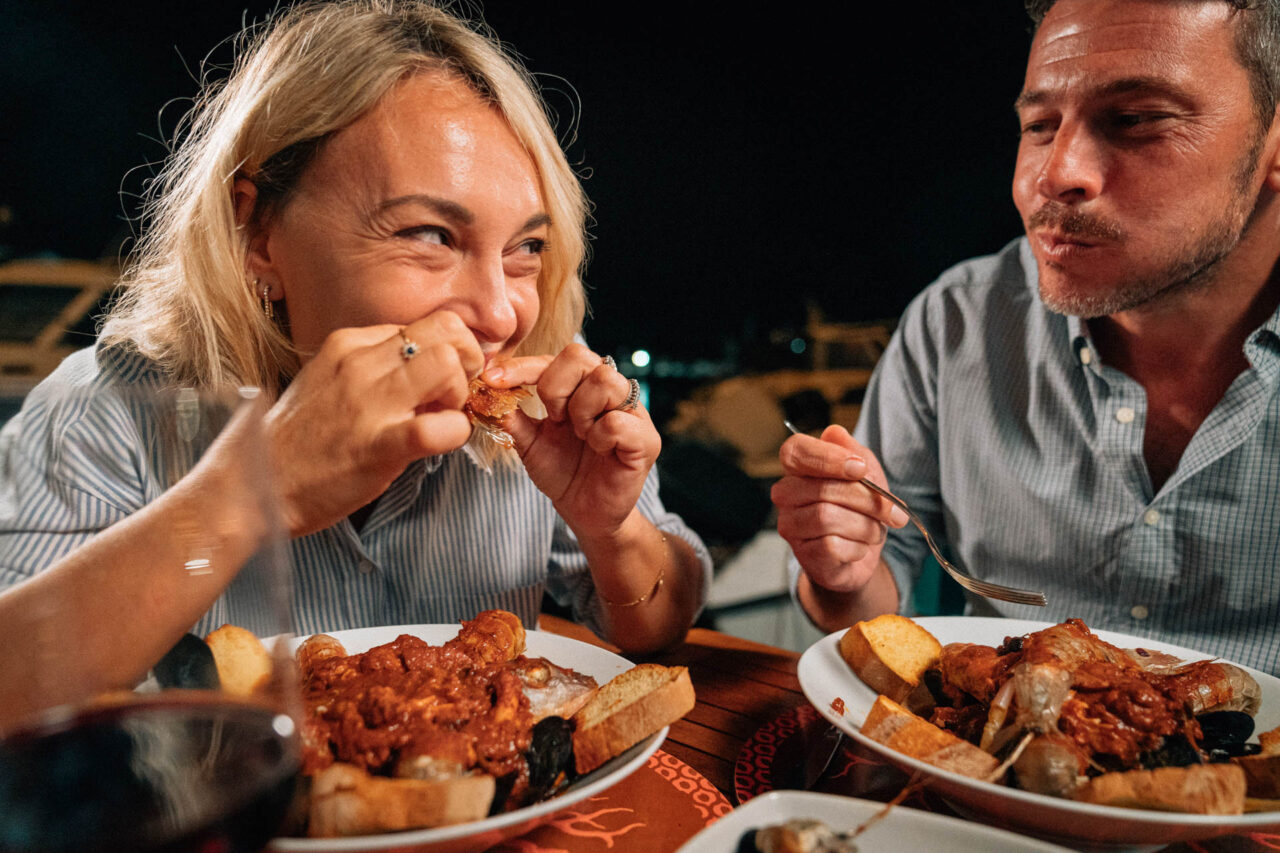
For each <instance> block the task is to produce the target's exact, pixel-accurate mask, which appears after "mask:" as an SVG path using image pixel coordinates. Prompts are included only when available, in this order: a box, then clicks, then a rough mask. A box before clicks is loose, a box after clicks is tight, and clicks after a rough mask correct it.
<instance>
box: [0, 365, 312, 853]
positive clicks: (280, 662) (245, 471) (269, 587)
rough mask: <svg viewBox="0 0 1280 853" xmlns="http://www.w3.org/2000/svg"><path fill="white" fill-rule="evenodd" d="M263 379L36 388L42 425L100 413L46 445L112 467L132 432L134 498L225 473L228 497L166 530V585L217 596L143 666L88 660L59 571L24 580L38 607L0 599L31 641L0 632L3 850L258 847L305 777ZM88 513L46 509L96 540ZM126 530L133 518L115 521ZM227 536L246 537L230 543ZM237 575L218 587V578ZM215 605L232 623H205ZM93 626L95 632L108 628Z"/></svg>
mask: <svg viewBox="0 0 1280 853" xmlns="http://www.w3.org/2000/svg"><path fill="white" fill-rule="evenodd" d="M37 393H39V392H37ZM256 396H257V395H256V392H255V391H254V390H253V389H245V390H242V391H241V392H239V393H232V394H214V393H206V392H199V391H196V390H194V389H190V388H178V389H164V390H145V391H144V390H134V389H127V390H120V389H118V388H110V389H102V388H98V389H93V390H85V389H83V388H77V389H53V390H49V391H47V392H46V393H45V394H44V396H43V398H42V399H43V400H44V403H45V409H44V410H42V411H41V413H40V416H41V417H44V418H49V419H50V421H49V423H50V424H51V426H50V428H49V430H48V434H49V435H50V436H54V437H55V438H56V437H59V436H61V435H63V434H64V432H63V431H62V424H64V423H73V422H74V423H76V424H78V425H79V426H80V427H85V425H86V424H87V425H90V427H89V434H91V435H94V436H96V438H97V440H98V441H97V442H96V443H94V442H89V443H81V444H73V445H71V446H68V447H66V448H63V447H61V446H53V447H51V448H50V454H51V455H57V454H63V453H65V454H67V460H68V464H76V465H81V466H85V465H87V466H98V469H99V470H100V471H101V474H102V481H103V482H104V483H109V482H112V479H111V478H112V477H113V476H115V475H116V474H118V471H113V468H112V466H115V465H122V464H123V463H121V462H120V461H119V458H118V457H112V455H111V454H110V453H109V452H108V453H104V454H103V455H102V456H101V457H95V456H94V455H93V454H94V452H95V451H96V450H99V449H101V448H103V447H115V448H121V447H123V448H127V449H128V450H127V456H126V457H125V458H127V460H128V465H127V466H125V468H126V470H127V471H128V472H129V474H130V475H131V477H125V478H124V479H125V480H126V481H127V482H129V487H130V488H134V489H139V488H140V489H141V492H142V494H140V495H139V496H138V500H140V501H142V502H143V503H145V504H147V506H144V507H143V508H141V509H139V510H138V511H139V512H145V511H147V509H149V508H151V504H153V502H157V501H160V500H161V499H162V498H164V496H166V495H170V496H171V495H173V494H185V495H188V496H189V495H192V494H195V493H198V492H201V491H203V490H221V491H219V492H217V494H218V495H219V496H221V495H224V494H225V495H226V496H227V500H226V501H224V503H226V504H227V509H228V510H230V511H229V512H226V513H210V514H197V513H185V514H184V513H176V514H174V515H173V516H172V517H173V519H174V522H173V523H172V525H169V526H167V527H165V528H164V529H162V530H161V531H160V537H161V538H162V539H164V540H165V542H164V545H165V547H163V548H157V549H155V550H156V552H162V553H163V554H164V555H165V559H166V560H167V563H166V565H170V566H171V567H170V568H169V569H167V570H166V571H167V572H171V574H164V575H163V577H164V578H165V579H166V583H167V582H168V579H172V584H170V585H168V586H165V587H164V588H165V589H167V590H170V591H172V590H174V589H177V590H186V589H191V588H192V587H190V586H184V585H204V586H203V587H202V589H203V590H204V591H205V592H204V594H205V595H206V597H209V598H212V597H215V596H216V597H217V600H216V604H214V606H213V607H212V609H211V610H210V611H209V613H208V614H206V616H205V617H203V618H201V619H200V621H198V622H196V623H195V624H194V625H193V626H192V629H191V633H188V634H187V635H185V636H182V637H175V638H173V639H174V645H173V647H172V649H171V650H170V651H169V652H167V653H165V654H163V655H162V656H159V657H158V658H157V659H155V660H154V661H152V666H151V670H150V671H149V672H148V673H147V676H146V678H145V679H143V680H142V681H141V682H139V683H136V684H119V685H113V686H112V689H108V690H103V689H101V688H102V685H101V684H100V683H97V684H95V683H94V681H95V680H94V679H93V678H86V677H85V671H84V667H83V664H82V662H78V661H77V654H76V652H77V643H79V642H81V640H82V639H83V638H78V637H77V636H69V635H68V634H71V633H76V631H75V630H72V629H69V627H68V626H81V627H83V626H84V623H85V619H84V612H83V611H84V609H85V605H84V604H83V599H82V598H80V597H79V593H78V592H77V593H76V594H61V595H60V594H58V593H57V591H58V590H60V589H63V587H65V585H63V587H60V586H58V585H57V584H53V585H48V586H47V588H48V589H49V590H52V591H53V592H51V593H50V594H40V595H31V594H30V590H33V589H36V588H37V587H34V586H33V587H31V588H29V590H28V591H27V593H28V598H27V599H24V601H26V600H30V601H32V602H34V604H33V606H29V607H23V608H21V610H20V612H19V613H18V614H17V615H16V616H15V615H14V611H13V608H10V609H9V610H7V611H0V612H4V613H6V614H7V615H8V616H9V618H10V619H11V620H16V621H14V622H11V624H10V625H8V626H7V627H3V628H0V636H7V637H10V638H16V640H15V642H14V645H15V646H18V647H20V648H21V649H22V652H21V653H15V650H14V649H0V735H2V736H3V737H2V738H0V851H10V850H14V851H16V850H22V851H71V850H77V851H82V850H113V851H114V850H119V851H125V850H128V851H187V850H193V851H194V850H199V851H215V850H216V851H240V850H243V851H252V850H260V849H261V848H262V847H263V846H264V845H265V844H266V842H267V841H268V840H269V839H270V838H271V837H272V836H274V835H275V834H277V832H278V831H280V829H281V825H282V822H283V821H284V820H285V818H286V815H287V813H288V811H289V809H290V807H291V804H292V802H293V799H294V793H295V785H296V780H297V769H298V761H299V757H298V756H299V750H298V743H297V728H298V727H297V720H298V718H297V705H298V689H297V683H296V679H295V678H294V677H293V673H292V669H291V661H290V658H289V657H288V655H287V649H288V645H289V644H288V642H287V639H288V637H289V635H290V632H291V619H290V612H289V601H290V595H289V570H288V553H287V540H286V538H285V537H284V536H283V534H282V531H281V525H280V522H279V512H278V503H277V500H276V496H275V493H274V491H273V488H272V484H271V481H270V470H271V468H270V465H269V464H268V459H267V456H266V454H267V444H266V442H265V441H264V440H263V436H262V429H263V422H262V410H263V404H262V401H261V400H257V399H255V397H256ZM94 430H96V432H95V431H94ZM86 448H88V449H86ZM53 467H54V466H52V465H51V466H50V469H53ZM89 470H91V471H92V470H93V469H92V468H90V469H89ZM90 479H92V476H91V477H90ZM175 489H177V490H185V492H174V491H172V490H175ZM202 496H203V495H202ZM157 505H158V506H169V507H172V506H174V505H175V504H173V503H172V502H171V503H169V504H167V505H166V504H157ZM191 505H192V506H200V505H201V504H200V502H199V501H195V502H193V503H192V504H191ZM126 520H127V519H126ZM126 520H121V521H118V523H119V524H121V525H124V524H125V521H126ZM82 522H83V518H80V519H78V520H77V522H61V521H56V520H55V521H49V522H45V524H47V527H46V528H45V529H41V530H39V531H38V532H39V533H41V534H48V535H50V536H51V537H52V538H54V539H56V538H57V537H58V536H67V537H72V539H71V540H68V541H77V542H79V540H80V539H85V540H89V539H90V538H91V536H92V535H94V534H95V531H94V530H93V529H92V526H91V525H90V526H89V527H81V528H79V529H77V524H79V523H82ZM228 525H230V527H231V528H233V529H230V530H228V529H227V528H228ZM126 529H127V530H133V528H127V527H121V528H117V531H116V535H117V536H119V535H120V534H119V531H120V530H126ZM0 533H4V534H8V535H14V532H13V531H0ZM152 534H153V535H154V534H155V530H154V528H153V529H152ZM96 535H102V536H110V535H112V532H111V530H110V528H108V529H107V532H106V533H102V534H96ZM148 541H152V540H148ZM227 541H235V542H237V543H239V547H238V548H232V549H228V548H227V547H225V544H226V542H227ZM124 547H125V548H126V550H127V549H128V548H130V547H132V548H134V552H133V553H136V557H137V559H138V560H141V561H145V560H147V559H148V557H149V556H150V555H149V553H148V551H147V550H146V545H145V542H142V541H139V542H136V543H132V544H129V543H126V544H125V546H124ZM175 555H176V560H175V559H173V558H174V557H175ZM246 557H247V558H246ZM156 559H160V557H159V556H157V557H156ZM55 562H56V561H55ZM175 563H176V564H175ZM51 574H52V573H51ZM36 577H37V578H39V577H40V575H37V576H36ZM227 578H231V580H230V582H229V584H227V585H226V586H225V591H224V592H223V594H222V595H220V596H219V595H218V592H219V587H217V586H212V587H211V586H209V584H215V585H217V584H222V583H225V579H227ZM122 585H123V582H122ZM39 588H40V589H45V588H46V587H39ZM21 589H22V587H21V585H19V586H17V587H13V588H11V589H10V590H7V591H6V592H4V593H3V594H0V595H6V596H7V595H14V594H15V593H18V592H19V591H21ZM108 591H110V584H108ZM179 597H181V596H175V599H176V598H179ZM11 600H12V599H11ZM196 601H197V602H203V601H204V599H203V598H199V597H197V599H196ZM139 604H140V603H139ZM152 604H154V603H152ZM175 606H176V605H175ZM188 606H190V605H188ZM201 606H203V604H197V607H201ZM77 607H80V609H81V612H80V613H77V612H76V608H77ZM138 609H139V610H142V609H143V608H142V607H139V608H138ZM18 622H22V623H23V624H18ZM222 622H226V623H228V624H230V625H232V626H234V627H232V628H227V629H223V630H222V632H221V636H220V638H215V637H214V636H211V632H213V631H214V629H217V628H218V627H219V626H220V625H221V623H222ZM215 623H216V624H215ZM125 624H127V622H126V623H125ZM138 636H146V633H145V631H141V632H139V634H138ZM131 637H132V635H131V634H129V633H128V632H125V635H124V636H122V637H121V638H120V639H119V642H118V646H117V647H116V649H117V651H118V652H119V654H120V655H134V656H137V657H138V658H139V660H140V661H145V660H149V659H150V656H151V653H148V652H141V651H139V649H140V648H141V646H135V647H133V648H131V647H130V644H131ZM206 637H207V639H206ZM269 638H274V639H275V640H277V641H278V642H271V641H270V640H269ZM262 640H269V641H268V642H267V643H263V642H261V641H262ZM223 641H225V642H223ZM95 642H96V643H97V644H98V647H99V648H101V646H102V644H103V643H104V642H106V643H107V644H108V646H110V643H111V642H113V638H111V637H107V638H105V640H104V638H102V637H96V638H95ZM139 642H141V641H139ZM151 642H152V643H154V644H156V645H157V646H159V645H167V644H168V638H167V636H166V637H162V638H161V639H160V641H159V642H158V643H157V642H156V640H155V639H154V635H152V640H151ZM140 666H145V662H142V663H141V664H140Z"/></svg>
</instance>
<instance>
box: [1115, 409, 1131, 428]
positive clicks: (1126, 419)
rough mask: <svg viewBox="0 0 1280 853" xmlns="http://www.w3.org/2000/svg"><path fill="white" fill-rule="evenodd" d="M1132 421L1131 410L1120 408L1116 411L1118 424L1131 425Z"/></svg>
mask: <svg viewBox="0 0 1280 853" xmlns="http://www.w3.org/2000/svg"><path fill="white" fill-rule="evenodd" d="M1133 419H1134V413H1133V409H1131V408H1129V407H1128V406H1121V407H1120V408H1118V409H1116V420H1118V421H1119V422H1120V423H1122V424H1131V423H1133Z"/></svg>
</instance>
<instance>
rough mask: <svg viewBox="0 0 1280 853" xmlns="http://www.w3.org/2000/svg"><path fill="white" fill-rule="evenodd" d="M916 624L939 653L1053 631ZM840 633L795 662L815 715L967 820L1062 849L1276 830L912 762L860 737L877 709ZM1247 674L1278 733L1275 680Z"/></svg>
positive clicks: (1132, 640)
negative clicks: (920, 777)
mask: <svg viewBox="0 0 1280 853" xmlns="http://www.w3.org/2000/svg"><path fill="white" fill-rule="evenodd" d="M915 621H916V622H918V623H919V624H920V625H921V626H922V627H924V628H925V629H927V630H928V631H929V632H930V633H931V634H933V636H935V637H937V638H938V641H939V642H941V643H942V644H943V645H946V644H947V643H953V642H966V643H982V644H985V645H991V646H996V645H999V644H1000V643H1002V642H1004V638H1005V637H1010V636H1018V635H1022V634H1027V633H1030V632H1032V631H1038V630H1040V629H1042V628H1045V627H1048V625H1049V624H1050V623H1047V622H1030V621H1024V620H1019V619H990V618H972V617H965V616H931V617H922V618H918V619H916V620H915ZM843 633H844V632H842V631H838V632H836V633H834V634H830V635H828V636H827V637H824V638H823V639H821V640H819V641H818V642H816V643H814V644H813V645H812V646H810V647H809V649H808V650H807V651H805V653H804V654H803V655H802V656H801V657H800V665H799V671H798V675H799V678H800V688H801V689H802V690H803V691H804V695H805V696H806V697H807V698H808V699H809V701H810V702H812V703H813V706H814V707H815V708H817V709H818V713H820V714H822V716H824V717H826V718H827V719H828V720H829V721H831V723H832V724H834V725H836V726H838V727H839V728H840V729H842V730H843V731H844V732H846V733H847V734H849V735H850V736H851V737H853V738H854V739H855V740H857V741H858V742H859V743H862V744H864V745H866V746H867V747H868V748H869V749H872V750H874V751H876V752H879V753H881V754H882V755H884V756H886V757H887V758H889V759H891V760H892V761H893V762H894V763H896V764H898V765H900V766H901V767H903V768H905V769H907V770H908V771H910V770H917V771H920V772H921V773H923V774H925V775H926V776H927V777H928V778H929V780H930V783H931V784H932V785H933V787H934V788H935V789H936V790H938V791H939V792H941V793H942V794H944V795H946V796H947V798H948V799H949V800H950V801H951V802H952V803H953V804H955V805H956V806H958V807H961V808H962V809H964V810H966V811H968V812H971V813H973V814H975V815H977V816H980V817H986V818H990V819H994V820H996V821H998V822H999V823H1001V824H1002V825H1005V826H1010V827H1012V828H1014V829H1017V830H1018V831H1020V832H1028V833H1031V834H1034V835H1038V836H1041V837H1044V838H1053V839H1058V840H1062V841H1067V842H1069V843H1071V844H1073V845H1076V844H1081V843H1086V844H1090V845H1098V846H1108V845H1116V846H1132V845H1142V846H1158V845H1164V844H1171V843H1173V842H1176V841H1190V840H1195V839H1201V838H1211V837H1213V836H1215V835H1224V834H1228V833H1243V832H1260V831H1271V832H1274V831H1276V830H1278V829H1280V812H1261V813H1255V814H1245V815H1234V816H1232V815H1192V814H1180V813H1173V812H1157V811H1147V810H1142V809H1121V808H1115V807H1112V806H1096V805H1091V804H1088V803H1077V802H1075V801H1073V800H1063V799H1058V798H1056V797H1048V796H1044V795H1042V794H1033V793H1030V792H1028V791H1020V790H1017V789H1014V788H1007V787H1005V786H1003V785H996V784H993V783H990V782H982V781H979V780H977V779H970V778H969V777H967V776H961V775H960V774H958V773H951V772H949V771H946V770H940V769H938V768H936V767H933V766H932V765H929V764H925V763H924V762H922V761H917V760H916V759H914V758H909V757H907V756H905V755H903V754H902V753H899V752H897V751H895V750H892V749H889V748H888V747H886V746H884V745H882V744H879V743H876V742H875V741H873V740H871V739H870V738H867V737H864V736H863V735H862V732H861V731H860V730H859V727H860V726H861V725H862V723H863V721H864V720H866V718H867V712H868V711H870V710H871V706H872V704H874V703H875V700H876V693H875V691H873V690H872V689H871V688H869V687H867V686H866V685H865V684H863V683H862V681H861V680H860V679H859V678H858V677H857V676H856V675H854V674H853V671H852V670H851V669H849V667H848V665H847V664H846V663H845V662H844V659H843V658H841V657H840V651H839V649H838V647H837V646H838V643H839V642H840V636H841V634H843ZM1095 633H1097V635H1098V636H1099V637H1101V638H1102V639H1104V640H1106V641H1107V642H1109V643H1112V644H1113V645H1116V646H1119V647H1121V648H1138V647H1142V648H1147V649H1153V650H1158V651H1165V652H1169V653H1170V654H1174V655H1177V656H1178V657H1180V658H1183V659H1184V660H1201V659H1204V658H1206V657H1209V656H1208V655H1205V654H1201V653H1199V652H1195V651H1192V650H1191V649H1185V648H1182V647H1180V646H1172V645H1169V644H1168V643H1160V642H1157V641H1155V640H1149V639H1145V638H1139V637H1131V636H1128V635H1126V634H1117V633H1114V632H1111V631H1097V632H1095ZM1244 669H1245V670H1246V671H1247V672H1248V673H1249V674H1250V675H1252V676H1253V677H1254V678H1256V679H1257V680H1258V684H1259V686H1260V687H1261V688H1262V706H1261V709H1260V710H1259V711H1258V715H1257V717H1256V718H1255V720H1254V723H1255V731H1257V732H1262V731H1267V730H1269V729H1273V728H1275V727H1276V726H1277V725H1280V679H1276V678H1273V677H1271V676H1269V675H1266V674H1264V673H1261V672H1258V671H1257V670H1254V669H1249V668H1248V667H1244ZM836 699H840V700H842V701H843V702H844V713H843V714H838V713H836V712H835V711H834V710H832V707H831V705H832V702H833V701H834V700H836Z"/></svg>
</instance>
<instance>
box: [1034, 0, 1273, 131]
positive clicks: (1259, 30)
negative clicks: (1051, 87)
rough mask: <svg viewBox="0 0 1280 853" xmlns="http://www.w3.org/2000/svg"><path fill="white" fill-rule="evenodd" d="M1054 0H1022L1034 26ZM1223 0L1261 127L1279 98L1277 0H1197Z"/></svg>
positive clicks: (1200, 0) (1264, 126)
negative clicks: (1233, 21)
mask: <svg viewBox="0 0 1280 853" xmlns="http://www.w3.org/2000/svg"><path fill="white" fill-rule="evenodd" d="M1055 2H1057V0H1025V4H1026V7H1027V14H1028V15H1030V16H1031V20H1032V21H1034V22H1035V25H1036V26H1037V27H1039V26H1040V22H1041V21H1042V20H1044V16H1045V13H1046V12H1048V11H1049V9H1050V8H1051V7H1052V6H1053V4H1054V3H1055ZM1199 2H1215V3H1227V4H1229V5H1230V6H1232V7H1234V9H1235V10H1236V11H1235V13H1234V14H1237V15H1239V16H1240V22H1239V25H1238V27H1237V29H1236V56H1237V57H1239V59H1240V64H1241V65H1243V66H1244V68H1245V70H1246V71H1248V72H1249V88H1250V90H1251V91H1252V93H1253V104H1254V109H1255V111H1256V112H1257V115H1258V120H1259V121H1260V122H1261V123H1262V127H1263V129H1266V128H1267V127H1270V126H1271V119H1272V117H1273V116H1274V115H1275V112H1276V103H1277V102H1278V101H1280V0H1199Z"/></svg>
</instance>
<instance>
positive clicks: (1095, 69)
mask: <svg viewBox="0 0 1280 853" xmlns="http://www.w3.org/2000/svg"><path fill="white" fill-rule="evenodd" d="M1229 12H1230V9H1229V7H1228V5H1227V4H1226V3H1173V2H1162V0H1059V2H1058V3H1057V4H1056V5H1055V6H1054V7H1053V8H1052V9H1051V10H1050V12H1049V14H1048V15H1047V16H1046V17H1045V19H1044V22H1043V23H1042V24H1041V26H1040V29H1039V31H1038V32H1037V33H1036V37H1035V40H1034V42H1033V43H1032V46H1031V55H1030V58H1029V59H1028V61H1027V76H1026V81H1025V83H1024V85H1023V90H1022V94H1021V95H1020V96H1019V98H1018V104H1017V110H1018V119H1019V123H1020V125H1021V130H1022V136H1021V143H1020V144H1019V146H1018V162H1017V168H1016V170H1015V172H1014V181H1013V198H1014V203H1015V204H1016V205H1017V207H1018V211H1019V213H1021V215H1022V222H1023V225H1024V226H1025V227H1026V230H1027V235H1028V237H1029V238H1030V240H1031V247H1032V250H1033V252H1034V253H1035V257H1036V261H1037V263H1038V266H1039V270H1040V295H1041V298H1042V299H1043V300H1044V302H1045V303H1046V305H1048V306H1049V307H1050V308H1051V309H1053V310H1055V311H1059V312H1062V313H1066V314H1076V315H1079V316H1082V317H1097V316H1102V315H1106V314H1115V313H1118V312H1121V311H1127V310H1131V309H1134V308H1137V307H1139V306H1141V305H1144V304H1148V303H1150V302H1151V300H1153V299H1155V298H1157V297H1159V296H1160V295H1162V294H1169V293H1174V292H1178V291H1181V290H1183V289H1186V288H1187V287H1189V286H1195V285H1200V284H1204V283H1206V282H1207V281H1208V280H1209V279H1210V278H1211V276H1212V274H1213V271H1214V269H1215V267H1216V266H1217V264H1218V263H1219V262H1220V261H1221V260H1222V259H1223V258H1224V257H1225V256H1226V255H1228V254H1229V253H1230V252H1231V250H1232V249H1233V248H1234V247H1235V246H1236V244H1237V242H1238V241H1239V239H1240V237H1241V235H1242V233H1243V231H1244V229H1245V227H1246V224H1247V222H1248V219H1249V215H1250V213H1251V212H1252V210H1253V207H1254V204H1255V201H1256V199H1257V195H1258V190H1259V186H1260V179H1259V178H1257V177H1256V173H1257V169H1256V165H1257V161H1258V155H1259V152H1260V150H1261V145H1262V141H1263V138H1264V134H1263V133H1262V131H1261V130H1260V128H1259V127H1258V122H1257V118H1256V114H1255V112H1254V107H1253V102H1252V100H1251V93H1250V89H1249V78H1248V74H1247V72H1246V71H1245V69H1244V67H1243V66H1241V65H1240V62H1239V60H1238V59H1237V57H1236V53H1235V49H1234V45H1233V36H1234V29H1233V24H1232V22H1231V21H1230V19H1229Z"/></svg>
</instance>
